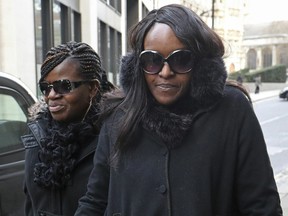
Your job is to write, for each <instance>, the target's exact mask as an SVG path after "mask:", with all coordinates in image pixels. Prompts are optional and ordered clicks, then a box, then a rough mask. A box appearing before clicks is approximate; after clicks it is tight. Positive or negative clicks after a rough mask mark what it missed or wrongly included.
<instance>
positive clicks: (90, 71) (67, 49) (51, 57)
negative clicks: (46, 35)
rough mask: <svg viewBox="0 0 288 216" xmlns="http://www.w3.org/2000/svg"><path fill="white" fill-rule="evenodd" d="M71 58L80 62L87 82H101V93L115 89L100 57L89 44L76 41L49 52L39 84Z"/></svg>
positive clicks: (42, 67)
mask: <svg viewBox="0 0 288 216" xmlns="http://www.w3.org/2000/svg"><path fill="white" fill-rule="evenodd" d="M69 57H70V58H73V59H76V60H78V61H79V63H80V70H81V71H80V72H81V74H82V75H83V78H84V79H85V80H94V79H97V80H98V81H99V83H100V93H105V92H108V91H110V90H112V89H114V86H113V84H112V83H110V82H109V81H108V80H107V75H106V72H105V71H104V69H103V68H102V66H101V59H100V57H99V55H98V54H97V53H96V52H95V51H94V49H93V48H92V47H91V46H89V45H88V44H86V43H83V42H74V41H70V42H67V43H65V44H60V45H58V46H56V47H52V48H51V49H50V50H49V51H48V52H47V54H46V57H45V61H44V62H43V64H42V66H41V77H40V80H39V82H41V81H43V79H44V78H45V76H46V75H47V74H48V73H49V72H50V71H51V70H53V69H54V68H55V67H56V66H57V65H59V64H61V63H62V62H63V61H64V60H65V59H67V58H69ZM98 98H99V97H98Z"/></svg>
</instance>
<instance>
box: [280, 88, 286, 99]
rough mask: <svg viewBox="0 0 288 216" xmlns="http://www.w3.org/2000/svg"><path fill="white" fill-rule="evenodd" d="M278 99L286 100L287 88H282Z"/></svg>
mask: <svg viewBox="0 0 288 216" xmlns="http://www.w3.org/2000/svg"><path fill="white" fill-rule="evenodd" d="M279 97H280V98H282V99H286V100H288V86H286V87H284V88H283V89H282V90H281V91H280V93H279Z"/></svg>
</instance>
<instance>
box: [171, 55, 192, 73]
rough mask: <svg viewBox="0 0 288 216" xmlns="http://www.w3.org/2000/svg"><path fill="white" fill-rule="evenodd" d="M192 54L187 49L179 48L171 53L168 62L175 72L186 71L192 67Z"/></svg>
mask: <svg viewBox="0 0 288 216" xmlns="http://www.w3.org/2000/svg"><path fill="white" fill-rule="evenodd" d="M193 63H194V61H193V55H192V52H190V51H188V50H181V51H179V52H175V53H173V54H172V55H171V56H170V57H169V59H168V64H169V66H170V67H171V69H172V70H173V71H175V72H176V73H187V72H189V71H190V70H191V69H192V67H193Z"/></svg>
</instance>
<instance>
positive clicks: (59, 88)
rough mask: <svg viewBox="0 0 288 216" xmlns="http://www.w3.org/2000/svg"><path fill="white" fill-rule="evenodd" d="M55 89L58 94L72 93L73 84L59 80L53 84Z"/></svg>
mask: <svg viewBox="0 0 288 216" xmlns="http://www.w3.org/2000/svg"><path fill="white" fill-rule="evenodd" d="M53 89H54V91H55V92H57V93H58V94H67V93H69V92H70V91H71V83H70V81H69V80H57V81H55V82H53Z"/></svg>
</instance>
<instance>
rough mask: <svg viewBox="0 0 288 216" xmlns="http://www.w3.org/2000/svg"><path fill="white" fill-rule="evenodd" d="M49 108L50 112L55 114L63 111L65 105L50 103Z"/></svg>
mask: <svg viewBox="0 0 288 216" xmlns="http://www.w3.org/2000/svg"><path fill="white" fill-rule="evenodd" d="M48 107H49V110H50V112H51V113H53V112H59V111H60V110H62V109H63V108H64V106H63V105H61V104H58V103H50V104H49V105H48Z"/></svg>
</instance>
